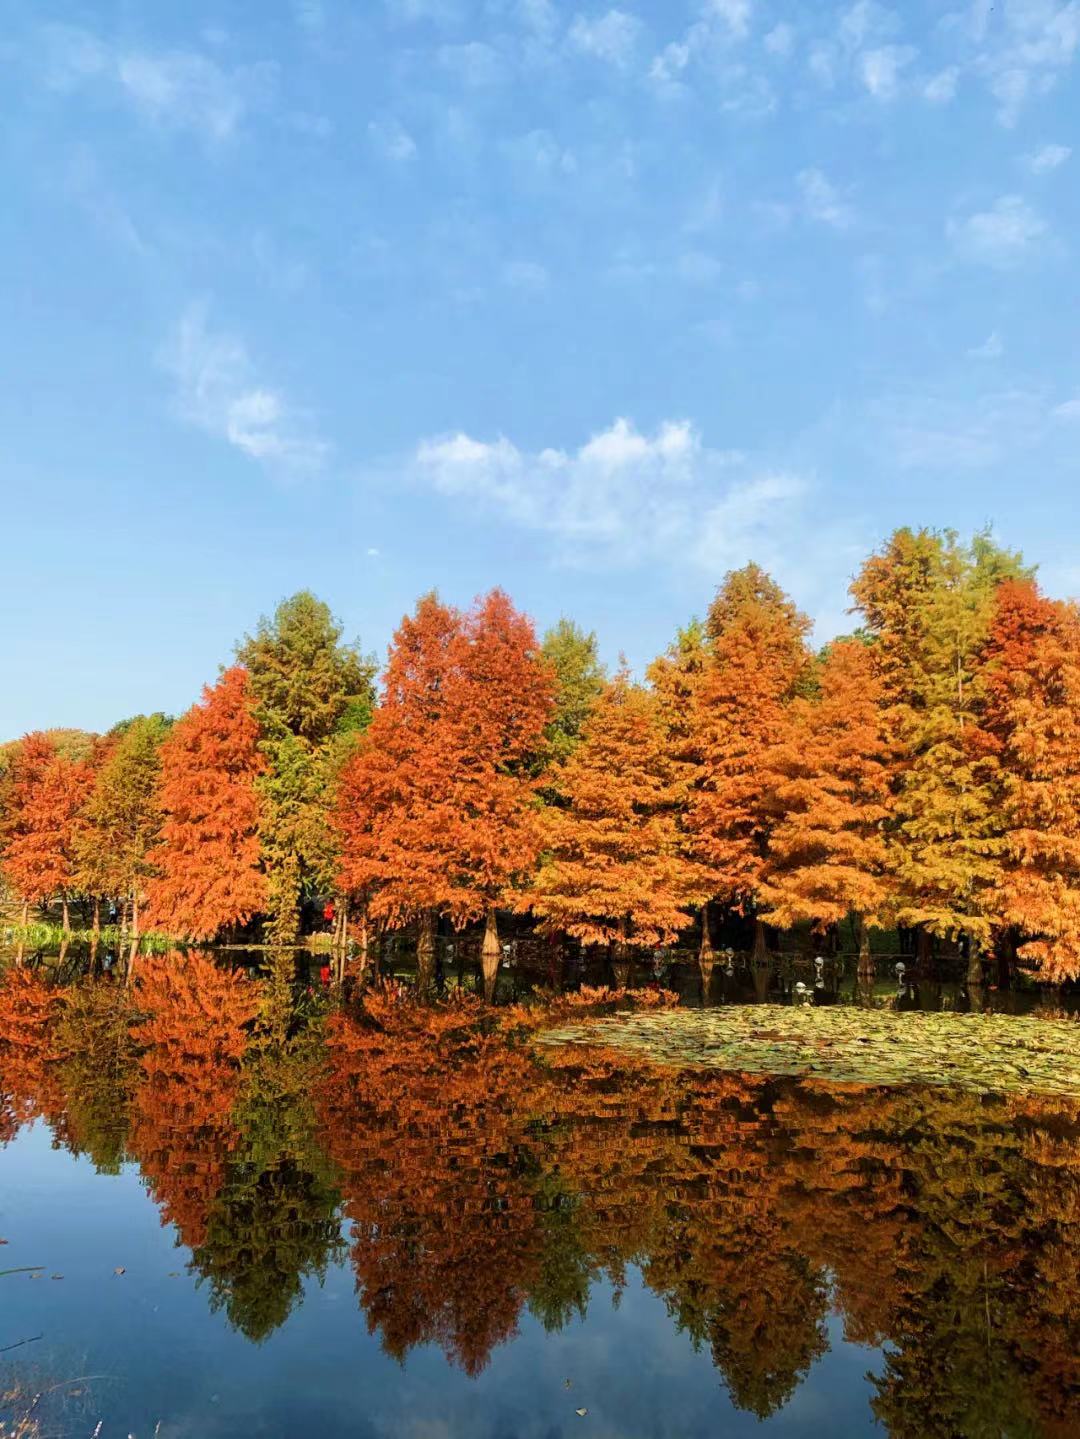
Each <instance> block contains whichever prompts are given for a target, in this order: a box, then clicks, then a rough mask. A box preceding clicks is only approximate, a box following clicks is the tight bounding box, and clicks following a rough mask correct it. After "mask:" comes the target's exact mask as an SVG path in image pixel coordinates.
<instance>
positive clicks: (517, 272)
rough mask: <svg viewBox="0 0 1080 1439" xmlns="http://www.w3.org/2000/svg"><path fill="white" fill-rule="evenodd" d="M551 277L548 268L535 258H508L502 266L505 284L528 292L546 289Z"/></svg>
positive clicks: (533, 292) (532, 292)
mask: <svg viewBox="0 0 1080 1439" xmlns="http://www.w3.org/2000/svg"><path fill="white" fill-rule="evenodd" d="M550 279H551V276H550V275H549V274H548V272H547V270H546V268H545V267H544V266H543V265H540V264H538V263H537V262H536V261H535V260H508V261H507V262H506V264H504V265H503V267H502V280H503V284H504V285H509V286H510V288H511V289H512V290H522V291H524V292H525V293H527V294H537V293H538V292H539V291H541V290H546V289H547V287H548V283H549V281H550Z"/></svg>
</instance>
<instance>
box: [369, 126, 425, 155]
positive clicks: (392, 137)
mask: <svg viewBox="0 0 1080 1439" xmlns="http://www.w3.org/2000/svg"><path fill="white" fill-rule="evenodd" d="M368 138H369V139H370V141H371V143H372V144H373V145H374V146H375V148H376V149H377V150H378V151H379V153H380V154H382V155H385V156H386V158H387V159H388V160H394V161H396V162H397V163H398V164H404V163H405V162H407V161H409V160H412V159H413V158H415V156H416V141H415V140H414V139H413V137H412V136H411V135H410V134H409V132H408V130H406V128H405V126H404V125H403V124H402V123H401V121H400V120H395V119H394V118H393V117H392V116H391V117H390V118H389V119H386V120H372V121H370V122H369V124H368Z"/></svg>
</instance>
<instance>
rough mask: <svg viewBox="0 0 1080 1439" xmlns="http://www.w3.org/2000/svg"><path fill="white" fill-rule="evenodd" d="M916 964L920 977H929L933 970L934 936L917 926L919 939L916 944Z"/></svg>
mask: <svg viewBox="0 0 1080 1439" xmlns="http://www.w3.org/2000/svg"><path fill="white" fill-rule="evenodd" d="M915 956H916V964H917V965H918V972H919V974H921V975H929V974H932V973H933V969H934V936H933V935H932V934H931V933H930V931H929V930H928V929H924V928H923V926H922V925H921V924H920V925H919V937H918V940H917V943H916V950H915Z"/></svg>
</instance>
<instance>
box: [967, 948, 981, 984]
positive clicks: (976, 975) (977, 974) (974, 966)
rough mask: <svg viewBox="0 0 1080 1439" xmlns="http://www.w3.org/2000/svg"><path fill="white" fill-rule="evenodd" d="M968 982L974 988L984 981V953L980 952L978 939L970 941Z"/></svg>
mask: <svg viewBox="0 0 1080 1439" xmlns="http://www.w3.org/2000/svg"><path fill="white" fill-rule="evenodd" d="M967 982H968V985H969V986H971V987H974V988H978V987H979V986H980V985H981V984H982V982H983V964H982V955H981V954H980V953H979V945H978V941H977V940H974V939H971V940H969V941H968V967H967Z"/></svg>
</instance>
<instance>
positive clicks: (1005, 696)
mask: <svg viewBox="0 0 1080 1439" xmlns="http://www.w3.org/2000/svg"><path fill="white" fill-rule="evenodd" d="M983 663H984V666H985V668H984V675H983V681H984V689H985V695H986V699H985V713H984V716H983V723H982V735H983V737H984V738H985V742H986V744H987V746H988V748H989V751H990V753H991V754H992V756H993V757H994V759H995V760H996V764H997V769H996V773H997V776H998V796H999V800H998V812H999V815H1000V823H1001V827H1002V833H1003V837H1004V850H1003V854H1002V856H1001V859H1000V862H999V879H998V883H997V886H996V889H995V892H994V898H993V907H994V910H995V913H996V917H997V919H998V921H999V923H1000V924H1001V925H1003V926H1004V927H1005V928H1006V929H1007V930H1009V931H1010V932H1011V935H1012V936H1013V938H1014V939H1019V940H1020V941H1022V942H1021V945H1020V955H1021V957H1022V958H1024V959H1026V960H1028V961H1030V962H1031V963H1033V964H1034V965H1036V966H1037V967H1038V969H1039V972H1040V974H1041V975H1042V976H1043V977H1044V978H1046V979H1049V980H1052V981H1055V982H1057V981H1060V980H1063V979H1073V978H1076V976H1077V975H1078V974H1080V612H1078V610H1077V608H1076V606H1075V605H1072V604H1065V603H1061V602H1059V601H1054V600H1048V599H1046V598H1045V597H1044V596H1043V595H1041V594H1040V593H1039V591H1038V588H1037V587H1036V586H1035V584H1034V583H1033V582H1031V581H1006V582H1005V583H1003V584H1002V585H1001V586H1000V587H999V589H998V592H997V603H996V608H995V611H994V618H993V622H992V624H991V628H990V635H989V638H988V640H987V644H986V647H985V649H984V652H983Z"/></svg>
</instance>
